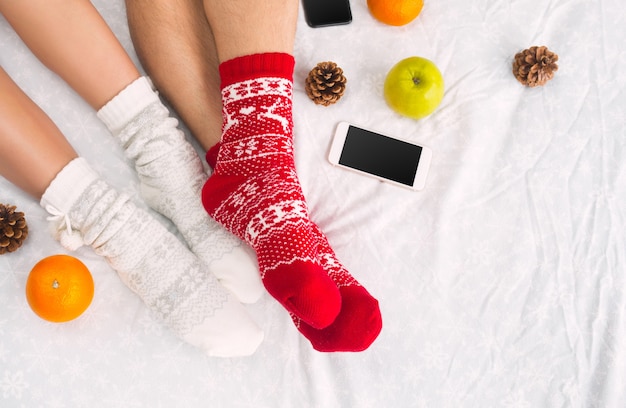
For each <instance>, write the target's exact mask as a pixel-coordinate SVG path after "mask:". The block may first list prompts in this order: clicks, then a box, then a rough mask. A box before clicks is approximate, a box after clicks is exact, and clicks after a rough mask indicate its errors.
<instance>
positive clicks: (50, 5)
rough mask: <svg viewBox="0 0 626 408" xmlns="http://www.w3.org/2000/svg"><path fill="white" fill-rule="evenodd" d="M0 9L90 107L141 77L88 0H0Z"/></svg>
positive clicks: (98, 104) (28, 42)
mask: <svg viewBox="0 0 626 408" xmlns="http://www.w3.org/2000/svg"><path fill="white" fill-rule="evenodd" d="M0 13H1V14H3V15H4V17H5V18H6V19H7V21H8V22H9V24H11V26H12V27H13V28H14V29H15V31H16V32H17V33H18V35H19V36H20V37H21V38H22V40H23V41H24V42H25V43H26V45H28V47H29V48H30V49H31V50H32V52H33V53H34V54H35V55H36V56H37V58H39V60H40V61H41V62H42V63H43V64H44V65H46V66H47V67H48V68H49V69H51V70H52V71H54V72H55V73H56V74H57V75H59V76H60V77H61V78H63V80H64V81H65V82H67V83H68V84H69V85H70V86H71V87H72V88H73V89H74V90H75V91H76V92H78V94H79V95H81V96H82V97H83V99H85V101H87V103H89V104H90V105H91V106H92V107H93V108H94V109H100V108H101V107H102V106H104V104H105V103H107V102H108V101H109V100H111V98H113V97H114V96H115V95H117V93H119V92H120V91H121V90H122V89H124V87H126V86H127V85H128V84H130V83H131V82H132V81H134V80H135V79H137V78H139V76H140V74H139V71H138V70H137V68H136V67H135V65H134V64H133V62H132V60H130V58H128V55H127V54H126V52H125V50H124V49H123V47H122V46H121V45H120V43H119V42H118V41H117V39H116V38H115V36H114V34H113V33H112V32H111V30H110V29H109V27H108V26H107V24H106V22H105V21H104V20H103V19H102V17H101V16H100V14H99V13H98V11H97V10H96V9H95V8H94V7H93V5H92V4H91V3H90V2H89V1H87V0H73V1H48V0H29V1H13V0H0Z"/></svg>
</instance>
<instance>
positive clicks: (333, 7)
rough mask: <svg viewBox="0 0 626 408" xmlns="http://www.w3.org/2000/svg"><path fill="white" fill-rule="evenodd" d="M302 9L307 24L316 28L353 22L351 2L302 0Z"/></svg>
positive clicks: (341, 0)
mask: <svg viewBox="0 0 626 408" xmlns="http://www.w3.org/2000/svg"><path fill="white" fill-rule="evenodd" d="M302 8H303V9H304V18H305V19H306V22H307V24H308V25H309V26H311V27H314V28H317V27H326V26H332V25H341V24H348V23H350V22H351V21H352V11H351V10H350V0H302Z"/></svg>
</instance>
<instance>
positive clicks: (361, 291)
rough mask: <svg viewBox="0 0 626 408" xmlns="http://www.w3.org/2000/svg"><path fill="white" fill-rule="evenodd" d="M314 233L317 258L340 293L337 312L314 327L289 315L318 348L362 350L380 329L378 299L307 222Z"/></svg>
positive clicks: (316, 229)
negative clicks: (331, 319)
mask: <svg viewBox="0 0 626 408" xmlns="http://www.w3.org/2000/svg"><path fill="white" fill-rule="evenodd" d="M311 224H312V225H311V229H313V231H314V233H315V234H316V236H317V243H318V260H319V262H320V264H321V265H322V267H323V268H324V269H325V270H326V272H327V273H328V275H329V276H330V278H331V279H332V280H333V281H334V282H335V284H336V285H337V287H338V288H339V292H340V293H341V312H339V316H337V318H336V319H335V321H334V322H333V323H332V324H331V325H330V326H328V327H325V328H323V329H316V328H314V327H311V326H310V325H308V324H306V323H305V322H303V321H302V320H301V319H299V318H298V317H297V316H294V315H293V314H292V315H291V318H292V320H293V322H294V324H295V325H296V327H297V328H298V330H300V333H302V334H303V335H304V336H305V337H306V338H307V339H309V341H310V342H311V344H312V345H313V348H315V349H316V350H318V351H362V350H365V349H366V348H368V347H369V346H370V345H371V344H372V343H373V342H374V340H376V337H378V334H379V333H380V331H381V330H382V324H383V322H382V316H381V314H380V309H379V307H378V301H377V300H376V299H375V298H374V297H372V295H370V294H369V292H368V291H367V290H366V289H365V288H364V287H363V286H361V284H360V283H359V282H357V280H356V279H354V277H352V275H350V273H349V272H348V271H347V270H346V269H345V268H344V267H343V265H341V263H340V262H339V261H338V260H337V257H336V256H335V253H334V251H333V250H332V248H331V247H330V244H329V243H328V240H327V238H326V236H325V235H324V234H323V233H322V231H321V230H320V229H319V227H317V225H315V224H313V223H311Z"/></svg>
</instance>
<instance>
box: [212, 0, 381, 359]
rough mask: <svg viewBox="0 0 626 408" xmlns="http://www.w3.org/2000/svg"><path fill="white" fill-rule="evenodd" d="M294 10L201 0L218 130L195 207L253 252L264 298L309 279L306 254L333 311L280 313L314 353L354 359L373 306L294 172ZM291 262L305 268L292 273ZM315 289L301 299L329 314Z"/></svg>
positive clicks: (370, 332)
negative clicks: (211, 47) (319, 315)
mask: <svg viewBox="0 0 626 408" xmlns="http://www.w3.org/2000/svg"><path fill="white" fill-rule="evenodd" d="M298 4H299V3H298V1H297V0H272V1H264V2H255V1H253V0H235V1H228V2H225V1H220V0H204V5H205V11H206V14H207V19H208V21H209V24H210V25H211V28H212V30H213V34H214V36H215V43H216V47H217V53H218V59H219V61H220V79H221V84H220V86H221V92H222V103H223V115H224V124H223V134H222V139H221V142H220V144H219V146H218V147H219V152H218V153H217V154H215V150H216V148H213V149H212V151H210V152H209V154H208V155H207V157H208V158H209V159H210V160H213V158H214V157H215V156H217V158H216V159H215V160H216V164H215V172H214V174H213V176H212V177H211V178H210V179H209V181H208V182H207V184H206V185H205V187H204V189H203V202H204V203H205V208H207V210H208V211H209V213H210V214H211V215H213V216H214V217H216V218H217V219H218V220H219V221H220V222H222V223H224V225H227V228H228V229H230V230H233V231H237V232H238V233H239V234H241V236H244V237H246V238H247V240H248V242H250V243H251V244H252V245H253V246H254V247H255V249H257V255H258V257H259V264H260V265H261V272H262V273H264V277H265V280H264V283H265V285H266V287H267V288H268V290H270V291H272V290H273V289H274V290H275V289H278V291H277V293H278V297H277V298H278V299H279V300H280V291H281V290H282V289H283V287H282V286H281V285H282V284H284V282H282V281H281V279H285V280H286V281H287V282H295V283H296V284H297V283H299V282H298V280H297V279H296V280H295V281H291V280H290V279H291V277H290V276H289V275H290V274H293V275H295V276H298V275H300V276H305V279H304V280H306V279H309V278H310V276H311V275H308V276H307V274H310V269H307V266H308V265H306V263H307V261H308V260H309V258H308V256H309V253H308V252H307V250H308V249H312V250H313V252H314V253H315V258H314V263H315V264H316V265H319V266H321V267H322V268H323V270H324V271H325V273H326V274H327V276H328V277H329V278H330V279H331V280H332V281H333V283H334V284H335V285H336V287H337V288H338V289H339V292H340V296H341V299H342V304H341V309H340V312H339V313H338V316H337V317H336V318H335V319H334V320H333V322H332V323H331V324H330V325H327V326H325V327H319V326H316V325H315V324H312V321H311V320H308V321H307V319H306V318H305V317H304V316H303V314H300V312H301V311H302V310H296V308H293V304H292V303H290V302H285V303H286V306H287V307H288V309H289V307H292V308H291V310H290V312H291V314H292V318H293V320H294V323H295V324H296V326H297V327H298V328H299V330H300V332H302V333H303V334H304V335H305V336H306V337H307V338H308V339H309V340H311V343H312V344H313V346H314V347H315V348H316V349H318V350H322V351H359V350H363V349H365V348H367V347H369V345H370V344H371V343H372V342H373V341H374V339H375V338H376V337H377V336H378V334H379V332H380V330H381V327H382V319H381V315H380V310H379V307H378V301H377V300H376V299H374V298H373V297H372V296H371V295H370V294H369V293H368V292H367V291H366V290H365V288H363V287H362V286H361V285H360V284H359V283H358V282H357V281H356V280H355V279H354V278H353V277H352V276H351V275H350V274H349V273H348V272H347V271H346V270H345V269H344V268H343V266H341V264H340V263H339V262H338V261H337V258H336V257H335V254H334V252H333V251H332V249H331V247H330V245H328V241H327V240H326V237H325V236H324V235H323V234H322V232H321V231H320V230H319V228H318V227H317V225H315V224H314V223H313V222H311V221H310V220H309V216H308V210H307V208H306V203H305V200H304V196H303V194H302V191H301V188H300V184H299V182H298V179H297V175H296V172H295V164H294V158H293V154H294V151H293V116H292V91H293V65H294V60H293V56H292V52H293V45H294V40H295V31H296V20H297V12H298ZM298 250H299V251H300V252H298ZM294 259H297V260H300V261H304V262H303V263H301V264H300V265H297V262H293V260H294ZM289 262H291V264H289V267H287V268H283V267H284V266H285V265H286V264H288V263H289ZM277 265H278V266H277ZM294 266H295V268H294ZM281 268H282V270H281ZM298 269H299V270H298ZM303 271H304V274H303ZM272 275H275V276H272ZM320 286H321V285H320ZM303 287H306V285H303ZM316 289H317V288H316ZM318 290H319V291H318V292H317V293H315V291H314V290H311V289H309V288H307V289H306V292H307V294H310V293H313V297H312V298H311V300H312V301H316V302H317V303H318V305H319V304H321V305H323V306H322V310H324V308H325V309H326V310H325V312H326V313H328V311H329V310H331V305H332V303H331V302H330V299H332V298H331V297H330V296H331V294H330V292H324V290H325V288H324V289H318ZM275 293H276V292H275ZM316 295H317V298H315V296H316ZM303 297H304V298H306V296H303ZM320 329H321V330H320Z"/></svg>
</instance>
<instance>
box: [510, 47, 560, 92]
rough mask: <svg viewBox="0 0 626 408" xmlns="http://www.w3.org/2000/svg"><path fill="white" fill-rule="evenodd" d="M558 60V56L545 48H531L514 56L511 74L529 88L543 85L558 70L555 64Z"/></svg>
mask: <svg viewBox="0 0 626 408" xmlns="http://www.w3.org/2000/svg"><path fill="white" fill-rule="evenodd" d="M558 60H559V56H558V55H556V54H555V53H553V52H552V51H550V50H548V48H547V47H545V46H541V47H537V46H532V47H530V48H528V49H525V50H523V51H520V52H518V53H517V54H515V60H514V61H513V74H514V75H515V78H517V80H518V81H520V82H521V83H522V84H523V85H527V86H530V87H535V86H540V85H544V84H545V83H546V82H548V81H549V80H551V79H552V77H554V73H555V72H556V71H557V70H558V69H559V67H558V65H557V64H556V62H557V61H558Z"/></svg>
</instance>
